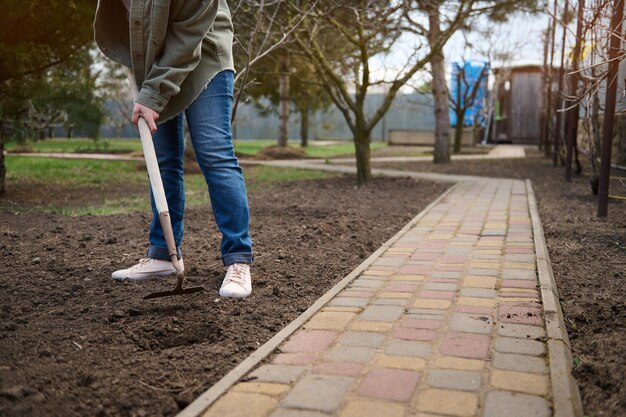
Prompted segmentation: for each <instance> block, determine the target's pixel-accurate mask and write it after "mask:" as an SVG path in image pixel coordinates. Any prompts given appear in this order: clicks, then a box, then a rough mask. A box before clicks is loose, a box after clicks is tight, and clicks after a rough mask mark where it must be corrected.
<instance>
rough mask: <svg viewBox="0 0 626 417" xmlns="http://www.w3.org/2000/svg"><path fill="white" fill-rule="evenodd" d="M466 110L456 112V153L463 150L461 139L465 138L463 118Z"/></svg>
mask: <svg viewBox="0 0 626 417" xmlns="http://www.w3.org/2000/svg"><path fill="white" fill-rule="evenodd" d="M464 116H465V112H462V113H461V112H458V111H457V112H456V126H455V128H454V153H460V152H461V141H462V140H463V119H464V118H465V117H464Z"/></svg>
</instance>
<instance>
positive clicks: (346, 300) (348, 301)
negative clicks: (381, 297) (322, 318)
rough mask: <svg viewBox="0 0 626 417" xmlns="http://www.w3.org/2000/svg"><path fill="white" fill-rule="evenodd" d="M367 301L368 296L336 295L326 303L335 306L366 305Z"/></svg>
mask: <svg viewBox="0 0 626 417" xmlns="http://www.w3.org/2000/svg"><path fill="white" fill-rule="evenodd" d="M369 301H370V300H369V298H360V297H336V298H333V299H332V300H330V302H329V303H328V305H329V306H335V307H367V305H368V304H369Z"/></svg>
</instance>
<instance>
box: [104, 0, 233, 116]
mask: <svg viewBox="0 0 626 417" xmlns="http://www.w3.org/2000/svg"><path fill="white" fill-rule="evenodd" d="M94 33H95V39H96V43H97V44H98V47H99V48H100V50H101V51H102V53H103V54H104V55H106V56H107V57H108V58H110V59H112V60H113V61H116V62H118V63H120V64H122V65H125V66H126V67H128V68H131V69H132V71H133V74H134V76H135V80H136V82H137V88H138V90H139V95H138V96H137V99H136V102H137V103H141V104H143V105H145V106H148V107H150V108H151V109H153V110H155V111H157V112H159V113H160V117H159V122H164V121H166V120H168V119H171V118H172V117H174V116H176V115H177V114H179V113H180V112H181V111H183V110H185V109H186V108H187V107H189V105H190V104H191V103H192V102H193V101H194V100H195V99H196V97H198V95H200V93H201V92H202V91H203V90H204V89H205V88H206V86H207V84H208V83H209V81H210V80H211V79H212V78H213V77H214V76H215V75H216V74H217V73H218V72H220V71H223V70H227V69H230V70H234V65H233V56H232V42H233V25H232V22H231V18H230V10H229V9H228V5H227V3H226V0H133V1H132V4H131V8H130V10H128V11H127V10H126V8H125V7H124V5H123V4H122V2H121V1H119V0H98V8H97V10H96V18H95V22H94Z"/></svg>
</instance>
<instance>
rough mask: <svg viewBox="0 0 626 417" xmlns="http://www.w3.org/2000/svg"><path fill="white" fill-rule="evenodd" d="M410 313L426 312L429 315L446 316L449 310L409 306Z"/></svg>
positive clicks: (408, 311)
mask: <svg viewBox="0 0 626 417" xmlns="http://www.w3.org/2000/svg"><path fill="white" fill-rule="evenodd" d="M407 313H409V314H426V315H428V316H442V317H445V316H446V315H447V314H448V312H447V311H445V310H434V309H430V308H409V309H407ZM433 318H434V317H433Z"/></svg>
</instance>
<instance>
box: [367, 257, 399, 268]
mask: <svg viewBox="0 0 626 417" xmlns="http://www.w3.org/2000/svg"><path fill="white" fill-rule="evenodd" d="M404 262H406V260H405V258H399V257H389V258H385V257H384V256H383V257H381V258H378V260H376V262H374V263H373V264H372V265H373V266H379V265H380V266H399V265H403V264H404Z"/></svg>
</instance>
